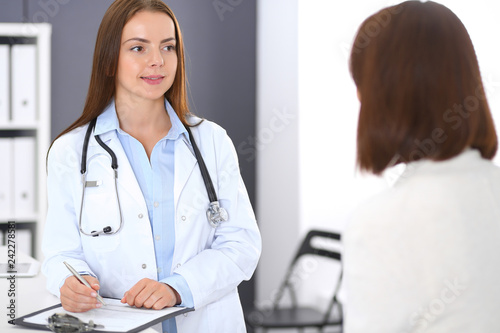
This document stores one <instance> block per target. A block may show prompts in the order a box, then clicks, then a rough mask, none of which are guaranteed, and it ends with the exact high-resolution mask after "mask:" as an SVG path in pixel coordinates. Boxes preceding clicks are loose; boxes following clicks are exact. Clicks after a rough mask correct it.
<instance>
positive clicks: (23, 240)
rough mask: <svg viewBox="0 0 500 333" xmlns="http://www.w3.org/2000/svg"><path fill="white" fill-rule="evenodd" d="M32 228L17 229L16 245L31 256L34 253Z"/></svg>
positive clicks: (19, 249) (20, 250)
mask: <svg viewBox="0 0 500 333" xmlns="http://www.w3.org/2000/svg"><path fill="white" fill-rule="evenodd" d="M31 237H33V235H31V230H30V229H17V230H16V246H17V250H18V251H19V252H21V253H25V254H27V255H29V256H31V255H32V254H33V252H32V248H31Z"/></svg>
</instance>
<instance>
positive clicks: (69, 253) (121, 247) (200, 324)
mask: <svg viewBox="0 0 500 333" xmlns="http://www.w3.org/2000/svg"><path fill="white" fill-rule="evenodd" d="M191 120H192V123H196V122H198V121H199V119H196V118H194V119H191ZM86 130H87V126H83V127H80V128H78V129H75V130H73V131H71V132H70V133H68V134H66V135H64V136H62V137H60V138H59V139H58V140H57V141H56V142H55V143H54V144H53V146H52V149H51V150H50V154H49V159H48V197H49V208H48V216H47V221H46V226H45V232H44V239H43V251H44V255H45V258H46V260H45V262H44V264H43V267H42V271H43V273H44V274H45V275H46V276H47V287H48V289H49V291H50V292H52V293H53V294H55V295H57V296H59V295H60V294H59V288H60V287H61V286H62V285H63V283H64V280H65V279H66V278H67V277H68V276H69V274H68V273H69V272H68V270H67V268H66V267H65V266H64V264H63V263H62V262H63V261H64V260H66V261H67V262H68V263H70V264H71V265H72V266H73V267H74V268H75V269H76V270H77V271H88V272H89V273H91V274H94V275H95V276H96V277H97V278H98V279H99V282H100V287H101V289H100V290H101V291H100V293H101V295H102V296H105V297H115V298H121V297H122V296H123V294H124V292H125V291H127V290H128V289H130V288H131V287H132V286H133V285H134V284H135V283H136V282H138V281H139V280H140V279H142V278H150V279H154V280H156V279H157V268H156V262H155V250H154V245H153V237H152V231H151V225H150V223H149V219H148V210H147V206H146V202H145V200H144V197H143V195H142V192H141V189H140V187H139V184H138V183H137V180H136V178H135V176H134V173H133V170H132V168H131V165H130V164H129V162H128V159H127V156H126V154H125V152H124V150H123V148H122V146H121V144H120V140H119V139H118V137H117V135H116V132H114V131H113V132H109V133H105V134H102V135H101V136H100V137H101V139H102V140H103V141H104V142H105V143H106V144H107V145H108V146H109V147H110V148H111V149H112V150H113V151H114V152H115V154H116V156H117V159H118V194H119V198H120V203H121V210H122V214H123V227H122V229H121V230H120V232H119V233H117V234H115V235H103V236H99V237H89V236H84V235H80V232H79V226H78V219H79V214H80V205H81V198H82V182H81V174H80V163H81V154H82V146H83V141H84V136H85V133H86ZM192 133H193V136H194V138H195V140H196V143H197V144H198V147H199V149H200V151H201V153H202V155H203V158H204V160H205V164H206V165H207V168H208V171H209V173H210V176H211V178H212V182H213V183H214V187H215V190H216V192H217V195H218V198H219V201H220V203H221V206H222V207H224V208H225V209H226V210H227V212H228V214H229V220H228V221H226V222H223V223H222V224H221V225H220V226H219V227H218V228H217V229H214V228H212V227H211V226H210V224H209V223H208V220H207V216H206V210H207V208H208V205H209V199H208V195H207V192H206V189H205V185H204V183H203V178H202V176H201V172H200V170H199V167H198V163H197V161H196V158H195V156H194V153H193V150H192V146H191V144H190V141H189V138H188V137H187V136H185V137H183V138H181V139H179V140H177V141H176V143H175V162H174V164H175V176H174V177H175V180H174V206H175V250H174V255H173V260H172V273H177V274H180V275H182V276H183V277H184V279H185V280H186V282H187V284H188V285H189V288H190V290H191V292H192V295H193V300H194V306H195V309H196V310H195V311H194V312H190V313H189V314H187V315H184V316H182V315H181V316H178V317H177V318H176V320H177V328H178V332H179V333H194V332H203V333H207V332H214V333H215V332H216V333H223V332H227V333H235V332H245V331H246V330H245V324H244V319H243V314H242V309H241V304H240V301H239V296H238V291H237V286H238V285H239V284H240V282H241V281H243V280H248V279H250V277H251V276H252V274H253V272H254V270H255V267H256V265H257V262H258V259H259V256H260V251H261V238H260V234H259V231H258V228H257V224H256V221H255V216H254V213H253V210H252V207H251V204H250V201H249V198H248V194H247V192H246V189H245V186H244V184H243V181H242V179H241V176H240V172H239V166H238V161H237V155H236V151H235V149H234V146H233V144H232V142H231V140H230V139H229V137H228V136H227V134H226V132H225V131H224V130H223V129H222V128H221V127H219V126H218V125H216V124H214V123H212V122H209V121H204V122H202V123H201V124H200V125H199V126H196V127H193V128H192ZM87 165H88V166H87V170H88V174H87V181H92V180H96V181H101V184H100V185H99V186H98V187H93V188H92V187H88V188H87V189H86V192H85V201H84V206H83V211H82V229H83V230H84V231H85V232H90V231H92V230H102V228H103V227H105V226H108V225H110V226H112V227H113V229H114V230H116V229H117V228H118V226H119V221H120V218H119V213H118V211H119V210H118V206H117V200H116V194H115V187H114V181H113V170H112V169H111V159H110V157H109V154H108V153H107V152H105V150H104V149H103V148H102V147H100V146H99V144H98V143H97V141H96V140H95V139H94V137H93V135H92V136H91V140H90V143H89V147H88V155H87Z"/></svg>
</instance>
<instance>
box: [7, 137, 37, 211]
mask: <svg viewBox="0 0 500 333" xmlns="http://www.w3.org/2000/svg"><path fill="white" fill-rule="evenodd" d="M13 140H14V145H13V149H14V218H15V219H24V218H30V217H32V216H34V215H35V170H36V169H35V158H36V151H35V138H34V137H17V138H14V139H13Z"/></svg>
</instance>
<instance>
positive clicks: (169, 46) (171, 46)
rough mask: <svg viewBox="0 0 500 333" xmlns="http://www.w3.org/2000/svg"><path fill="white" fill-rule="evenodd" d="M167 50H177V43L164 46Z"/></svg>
mask: <svg viewBox="0 0 500 333" xmlns="http://www.w3.org/2000/svg"><path fill="white" fill-rule="evenodd" d="M163 49H164V50H165V51H175V45H166V46H164V47H163Z"/></svg>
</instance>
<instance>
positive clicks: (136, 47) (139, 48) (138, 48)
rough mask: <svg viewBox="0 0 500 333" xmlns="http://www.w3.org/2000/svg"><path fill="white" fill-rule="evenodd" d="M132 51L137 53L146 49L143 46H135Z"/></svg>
mask: <svg viewBox="0 0 500 333" xmlns="http://www.w3.org/2000/svg"><path fill="white" fill-rule="evenodd" d="M130 50H131V51H135V52H141V51H142V50H144V48H143V47H142V46H139V45H138V46H134V47H132V48H131V49H130Z"/></svg>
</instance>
